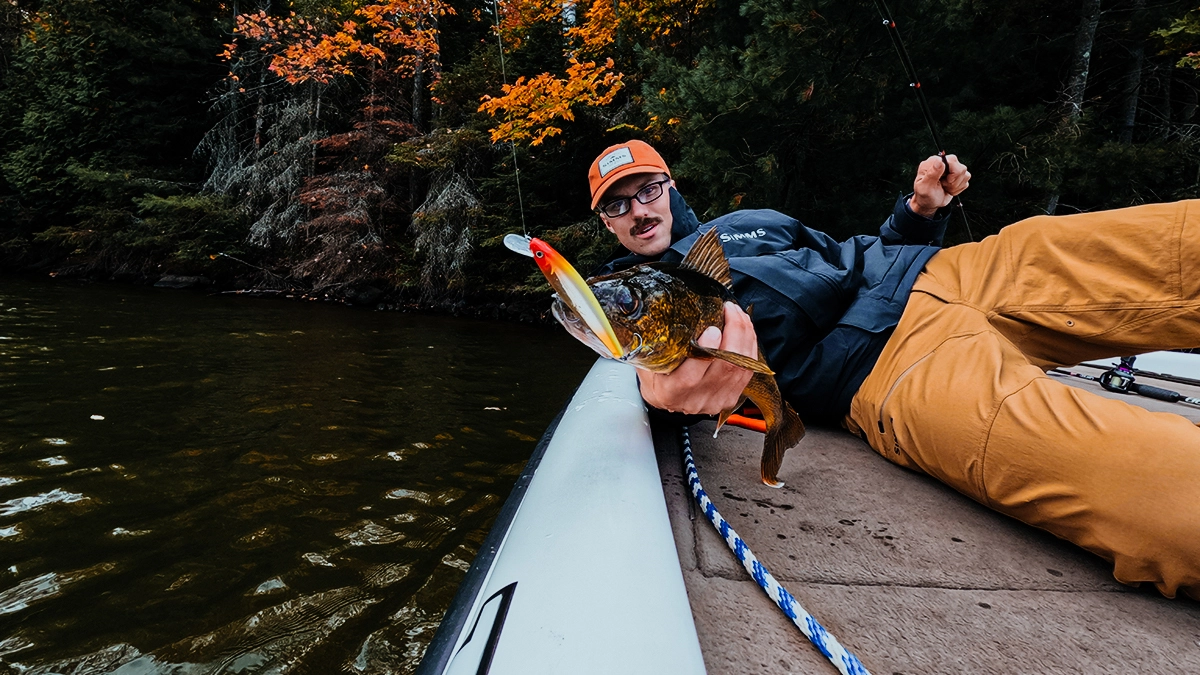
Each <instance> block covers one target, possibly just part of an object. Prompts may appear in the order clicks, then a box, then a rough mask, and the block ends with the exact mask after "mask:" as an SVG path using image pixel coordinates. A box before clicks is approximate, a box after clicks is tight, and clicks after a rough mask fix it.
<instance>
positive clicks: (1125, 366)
mask: <svg viewBox="0 0 1200 675" xmlns="http://www.w3.org/2000/svg"><path fill="white" fill-rule="evenodd" d="M1135 358H1137V357H1135V356H1123V357H1121V363H1120V364H1118V365H1116V366H1115V367H1113V369H1112V370H1108V371H1105V372H1104V374H1103V375H1101V376H1100V386H1101V387H1104V388H1105V389H1107V390H1108V391H1112V392H1116V393H1118V394H1132V393H1134V390H1133V389H1132V386H1133V360H1134V359H1135Z"/></svg>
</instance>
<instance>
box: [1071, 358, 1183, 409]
mask: <svg viewBox="0 0 1200 675" xmlns="http://www.w3.org/2000/svg"><path fill="white" fill-rule="evenodd" d="M1135 358H1136V357H1133V356H1126V357H1123V358H1122V359H1121V363H1120V364H1118V365H1116V366H1114V367H1112V368H1111V369H1109V370H1107V371H1105V372H1104V373H1103V374H1101V375H1100V376H1099V377H1096V376H1094V375H1085V374H1083V373H1076V372H1072V371H1070V370H1064V369H1062V368H1054V369H1053V370H1051V371H1050V373H1052V374H1054V375H1066V376H1069V377H1077V378H1079V379H1081V380H1088V381H1090V382H1096V383H1099V385H1100V386H1101V387H1103V388H1104V389H1105V390H1106V391H1111V392H1114V393H1118V394H1137V395H1139V396H1145V397H1146V398H1152V399H1155V400H1158V401H1166V402H1167V403H1188V404H1190V405H1194V406H1200V398H1194V397H1191V396H1184V395H1183V394H1181V393H1179V392H1177V391H1171V390H1170V389H1163V388H1161V387H1152V386H1150V385H1148V384H1139V383H1138V382H1136V381H1135V377H1134V373H1135V372H1136V371H1137V369H1136V368H1134V367H1133V360H1134V359H1135ZM1183 379H1188V378H1183ZM1193 381H1195V380H1193Z"/></svg>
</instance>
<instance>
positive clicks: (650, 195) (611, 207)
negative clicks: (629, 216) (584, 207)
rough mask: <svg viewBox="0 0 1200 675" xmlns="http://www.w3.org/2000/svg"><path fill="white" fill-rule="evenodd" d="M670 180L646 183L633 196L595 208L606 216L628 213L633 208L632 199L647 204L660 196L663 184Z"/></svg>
mask: <svg viewBox="0 0 1200 675" xmlns="http://www.w3.org/2000/svg"><path fill="white" fill-rule="evenodd" d="M670 182H671V179H670V178H668V179H666V180H659V181H655V182H653V183H646V184H645V185H643V186H642V189H640V190H638V191H637V194H635V195H633V197H621V198H620V199H614V200H612V201H611V202H609V203H607V204H604V205H603V206H601V207H600V208H598V209H596V210H597V211H598V212H600V213H603V214H604V215H606V216H608V217H609V218H620V217H621V216H623V215H625V214H626V213H629V209H631V208H633V202H632V201H631V200H632V199H636V200H638V203H639V204H649V203H650V202H652V201H654V200H656V199H658V198H659V197H661V196H662V194H663V185H666V184H667V183H670Z"/></svg>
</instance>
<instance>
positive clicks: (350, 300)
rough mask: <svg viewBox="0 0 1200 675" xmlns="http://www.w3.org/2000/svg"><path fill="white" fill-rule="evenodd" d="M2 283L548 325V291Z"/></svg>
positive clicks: (163, 280) (34, 276)
mask: <svg viewBox="0 0 1200 675" xmlns="http://www.w3.org/2000/svg"><path fill="white" fill-rule="evenodd" d="M2 279H20V280H25V281H37V282H55V281H67V282H76V283H94V284H106V285H113V286H140V287H143V288H159V289H169V290H180V291H190V292H193V293H205V294H207V295H237V296H246V297H251V298H277V299H281V300H289V301H295V302H324V303H332V304H338V305H343V306H346V307H352V308H356V309H363V310H369V311H377V312H412V313H419V314H430V315H440V316H454V317H463V318H474V319H484V320H493V321H512V322H516V323H525V324H534V325H551V324H553V323H554V319H553V318H552V317H551V316H550V311H549V310H550V298H549V293H550V292H551V291H550V289H549V288H547V292H546V294H544V295H543V294H540V293H539V294H533V293H525V292H521V291H509V292H504V291H496V290H493V291H483V292H479V293H472V294H469V293H462V294H456V295H448V296H446V297H443V298H440V299H434V300H430V299H423V298H422V297H421V294H420V292H412V291H407V292H406V291H405V290H404V289H398V288H392V289H389V290H385V289H381V288H379V287H377V286H373V285H370V284H360V285H357V286H349V287H345V288H342V289H338V290H337V291H315V292H314V291H310V290H307V289H303V288H299V287H296V286H289V287H286V288H271V287H268V286H265V285H263V284H262V283H260V281H261V280H255V279H252V278H249V277H223V278H220V279H212V278H210V277H207V276H203V275H177V274H163V275H160V276H154V275H117V274H113V275H102V274H89V273H79V274H75V273H71V272H64V271H60V270H54V271H51V272H49V273H46V272H42V271H34V270H17V271H7V270H6V271H4V272H2V273H0V280H2Z"/></svg>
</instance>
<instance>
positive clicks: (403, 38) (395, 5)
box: [221, 0, 454, 84]
mask: <svg viewBox="0 0 1200 675" xmlns="http://www.w3.org/2000/svg"><path fill="white" fill-rule="evenodd" d="M453 13H454V9H453V8H452V7H450V6H449V5H447V4H445V3H443V2H442V1H441V0H387V1H386V2H381V3H373V4H369V5H364V6H362V7H359V8H358V9H356V10H355V11H354V14H353V17H352V18H350V19H347V20H345V21H343V22H342V23H341V26H340V28H339V30H337V31H334V32H331V33H326V32H322V31H321V30H319V29H318V28H317V27H316V26H315V25H313V23H312V22H310V21H309V20H307V19H305V18H303V17H298V16H296V14H295V13H294V12H293V13H292V14H291V15H289V16H287V17H274V16H271V15H269V14H267V13H266V12H265V11H262V10H259V11H258V12H254V13H251V14H240V15H238V17H237V25H236V26H235V27H234V34H235V35H236V36H239V37H245V38H248V39H249V40H251V41H253V42H254V43H256V44H257V47H258V50H259V51H261V52H263V53H265V54H268V55H270V57H271V62H270V64H269V65H268V66H267V68H268V70H270V71H271V72H272V73H275V74H276V75H278V76H279V77H282V78H283V79H285V80H286V81H287V82H288V83H290V84H299V83H301V82H307V81H313V82H319V83H322V84H325V83H328V82H330V81H332V80H333V79H334V78H335V77H337V76H340V75H353V74H354V69H355V68H356V67H357V66H358V65H359V64H372V63H373V64H381V63H384V62H387V61H388V60H389V58H390V60H391V61H392V63H393V64H394V66H393V67H394V70H395V71H396V72H397V73H398V74H400V75H401V76H404V77H409V76H412V75H413V74H414V73H415V72H416V71H417V70H418V69H419V68H426V69H430V70H433V69H434V64H435V63H436V61H437V58H438V55H439V53H440V48H439V45H438V29H437V19H438V17H441V16H445V15H447V14H453ZM360 35H361V36H363V37H360ZM238 50H239V45H238V43H237V42H234V43H230V44H227V45H225V51H224V52H223V53H222V54H221V56H222V57H224V58H225V59H226V60H227V61H231V60H233V59H234V58H235V57H236V54H237V52H238ZM233 77H234V79H236V76H233Z"/></svg>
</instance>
